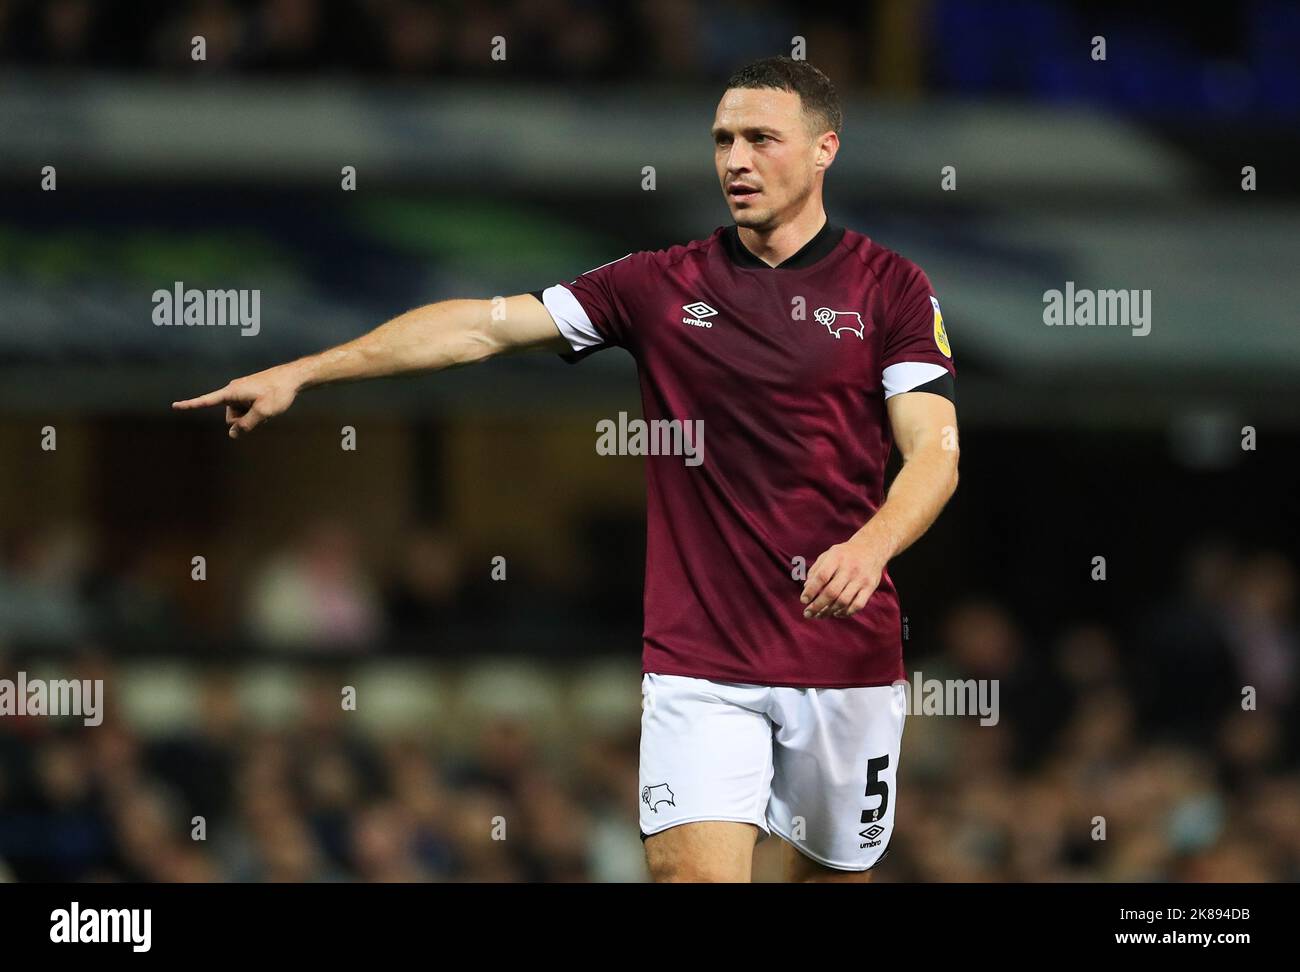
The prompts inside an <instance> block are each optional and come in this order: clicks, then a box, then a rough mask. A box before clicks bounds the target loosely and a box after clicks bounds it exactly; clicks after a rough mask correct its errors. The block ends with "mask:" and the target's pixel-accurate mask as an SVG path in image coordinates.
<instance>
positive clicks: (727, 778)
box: [175, 57, 958, 881]
mask: <svg viewBox="0 0 1300 972" xmlns="http://www.w3.org/2000/svg"><path fill="white" fill-rule="evenodd" d="M840 126H841V110H840V106H839V101H838V99H837V97H836V95H835V91H834V89H833V87H832V86H831V83H830V81H829V80H828V79H827V78H826V76H825V75H824V74H822V73H821V72H820V71H818V70H817V69H816V68H814V67H812V66H811V65H809V64H808V63H806V62H801V61H793V60H790V59H789V58H785V57H779V58H769V59H766V60H763V61H759V62H757V63H755V64H751V65H750V66H748V67H746V68H744V69H743V70H741V71H739V72H738V73H737V74H735V75H734V76H733V77H732V78H731V79H730V81H729V82H728V84H727V88H726V91H725V92H724V93H723V96H722V100H721V102H720V103H719V104H718V108H717V112H716V114H715V116H714V121H713V142H714V165H715V167H716V169H717V174H718V179H719V181H720V182H721V185H722V191H723V192H724V194H725V195H726V200H727V205H728V207H729V208H730V210H731V215H732V217H733V219H734V221H735V225H732V226H727V227H725V228H720V229H717V230H715V231H714V232H713V233H712V234H711V235H710V236H709V237H708V238H707V239H703V240H697V241H695V242H692V243H688V244H686V245H684V246H674V247H672V248H671V249H668V250H660V251H656V252H640V253H632V254H629V255H628V256H625V257H623V258H622V259H620V260H615V261H614V262H612V263H608V264H606V265H604V266H602V267H597V268H596V269H595V270H590V271H588V272H587V273H584V274H582V275H580V276H579V277H578V278H577V279H575V280H572V281H570V282H568V283H564V284H557V285H555V286H552V287H549V288H547V289H545V290H543V291H539V292H536V293H534V294H521V295H519V296H515V297H510V298H508V299H507V300H506V301H505V313H504V315H500V314H498V315H493V313H492V309H493V308H492V304H491V303H490V302H488V301H485V300H449V301H443V302H440V303H435V304H430V305H428V306H425V307H420V308H417V309H415V310H412V311H409V312H407V313H405V314H402V315H401V316H400V317H397V318H395V319H393V320H391V321H389V322H388V323H386V324H384V325H382V326H381V327H379V328H377V329H375V330H374V331H372V332H371V333H369V334H367V335H364V336H363V337H360V338H358V339H356V340H355V341H352V342H350V343H348V344H344V345H342V346H340V347H338V348H335V349H333V350H329V351H325V352H323V353H321V354H317V355H313V356H311V357H307V358H303V359H301V360H299V361H295V362H292V363H289V364H285V365H281V366H279V367H276V368H271V369H269V370H267V371H263V372H260V373H258V374H255V375H251V376H248V377H246V378H239V379H237V380H235V381H232V382H231V383H230V384H228V385H226V387H225V388H222V389H220V390H218V391H215V392H212V393H210V394H208V395H204V396H202V397H200V398H195V399H191V400H189V401H185V402H177V403H176V405H175V407H177V408H198V407H202V406H208V405H225V406H226V422H227V424H228V425H229V427H230V435H231V436H232V437H238V436H240V435H244V434H246V433H248V432H250V431H251V430H252V429H253V428H255V427H256V426H257V425H258V424H260V423H261V422H263V421H265V420H266V419H268V418H271V417H273V416H276V415H279V414H280V413H281V412H283V411H284V410H285V409H287V408H288V407H289V405H290V404H291V403H292V402H293V400H294V397H295V396H296V395H297V394H298V393H299V392H300V391H302V390H303V389H305V388H310V387H313V386H315V385H321V384H325V383H327V382H335V381H345V380H349V379H358V378H371V377H376V376H381V375H392V374H397V373H401V372H412V371H425V370H437V369H440V368H446V367H450V366H453V365H463V364H468V363H470V362H475V361H482V360H484V359H487V358H490V357H492V356H494V355H497V354H502V353H505V352H509V351H519V350H537V351H546V350H553V351H558V352H560V353H562V354H563V355H564V357H565V358H566V359H568V360H570V361H576V360H578V359H580V358H582V357H584V356H586V355H587V354H590V353H592V352H594V351H597V350H599V349H601V348H604V347H608V346H610V345H618V346H621V347H623V348H626V349H627V350H628V351H629V352H630V353H631V354H632V355H633V357H634V358H635V359H636V361H637V364H638V371H639V373H640V382H641V398H642V406H643V411H644V417H645V420H646V421H647V422H650V423H653V422H654V421H656V420H658V421H676V422H679V423H680V427H681V428H685V429H694V428H697V427H698V426H697V423H701V422H702V427H703V429H704V430H705V432H706V433H707V434H706V435H704V436H703V437H701V438H700V439H699V441H698V442H696V443H695V446H696V447H697V448H698V447H699V446H703V461H702V462H686V461H684V459H683V457H682V456H673V455H662V454H661V455H650V456H647V457H646V459H645V469H646V481H647V488H646V497H647V511H646V516H647V550H646V586H645V629H644V638H643V666H642V667H643V672H644V674H643V676H642V725H641V765H640V790H639V793H638V802H639V808H640V817H641V831H642V835H643V837H644V838H645V850H646V858H647V861H648V864H649V867H650V872H651V875H652V877H653V878H654V879H655V880H657V881H748V880H749V879H750V875H751V868H752V862H753V850H754V846H755V843H756V841H757V840H758V839H759V836H760V835H763V836H766V835H767V834H770V833H771V832H772V831H775V832H776V833H777V834H779V835H780V836H781V837H782V838H784V839H785V840H786V842H787V843H788V844H789V848H793V849H789V848H788V849H787V851H786V865H787V876H788V877H789V879H790V880H800V881H817V880H827V881H834V880H841V881H854V880H856V881H865V880H868V879H869V876H870V875H869V871H870V869H871V868H872V867H873V866H874V865H875V864H876V863H877V862H878V861H879V860H880V859H881V858H882V857H883V856H884V854H885V852H886V850H887V848H888V845H889V839H890V836H891V834H892V831H893V827H894V812H895V807H896V806H897V792H898V791H897V786H896V783H895V781H896V773H897V771H898V760H899V749H900V744H901V741H902V731H903V721H904V716H905V713H906V689H905V683H904V682H903V678H904V671H903V663H902V638H901V624H900V617H899V605H898V597H897V594H896V592H895V589H894V585H893V582H892V581H891V580H890V577H889V574H888V571H887V570H886V565H887V563H888V562H889V560H890V559H891V558H892V557H893V556H894V555H895V554H897V553H899V552H900V551H901V550H903V549H904V548H906V547H907V546H909V545H910V544H911V543H912V542H913V541H914V540H916V539H917V538H918V537H919V536H920V535H921V534H922V533H923V532H924V531H925V530H926V529H927V528H928V527H929V525H930V524H931V523H932V522H933V521H934V519H935V517H937V516H938V514H939V511H940V509H942V507H943V505H944V504H945V503H946V502H947V500H948V498H949V497H950V496H951V495H952V493H953V490H954V489H955V488H956V485H957V458H958V450H957V443H956V412H955V408H954V404H953V401H954V397H953V378H954V374H955V371H954V368H953V362H952V353H951V350H950V348H949V345H948V337H947V334H946V333H945V331H944V326H943V318H942V316H941V315H940V312H939V303H938V301H937V300H936V298H935V296H934V292H933V290H932V289H931V287H930V283H929V281H928V280H927V279H926V276H925V274H924V273H922V272H921V270H920V269H919V268H917V267H916V266H915V265H914V264H912V263H911V262H909V261H908V260H906V259H904V258H903V257H901V256H899V255H898V254H896V253H894V252H892V251H890V250H887V249H885V248H884V247H882V246H880V245H879V244H877V243H875V242H873V241H872V240H870V239H868V238H867V237H866V236H863V235H862V234H860V233H856V232H853V231H851V230H845V229H842V228H839V227H836V226H834V225H832V224H831V223H829V222H828V221H827V218H826V213H825V211H824V209H823V207H822V183H823V179H824V177H825V175H826V170H827V169H828V168H830V166H831V163H833V162H834V161H835V154H836V152H837V151H838V149H839V130H840ZM895 443H897V445H898V447H899V450H900V451H901V453H902V456H903V465H902V468H901V470H900V471H899V473H898V475H897V476H896V477H895V478H894V481H893V483H892V484H891V486H890V489H889V492H888V497H887V498H886V497H885V490H884V475H885V465H886V462H887V460H888V458H889V454H890V450H891V448H892V447H893V445H894V444H895Z"/></svg>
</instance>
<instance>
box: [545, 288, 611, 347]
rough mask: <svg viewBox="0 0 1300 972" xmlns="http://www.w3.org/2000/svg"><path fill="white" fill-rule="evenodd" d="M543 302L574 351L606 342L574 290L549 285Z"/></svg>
mask: <svg viewBox="0 0 1300 972" xmlns="http://www.w3.org/2000/svg"><path fill="white" fill-rule="evenodd" d="M542 304H543V305H544V306H545V307H546V309H547V310H548V311H549V312H550V314H551V317H552V319H554V321H555V326H556V327H558V328H559V329H560V333H561V334H563V335H564V339H565V340H566V341H568V342H569V344H570V346H571V347H572V348H573V350H574V351H581V350H582V349H583V348H591V347H595V346H596V345H598V344H605V343H606V342H605V339H604V337H602V336H601V333H600V332H599V331H597V330H596V326H595V325H594V324H592V323H591V318H589V317H588V316H587V312H586V311H585V310H583V309H582V304H580V303H578V298H577V297H575V296H573V292H572V291H571V290H569V288H568V287H565V286H563V285H561V284H556V285H555V286H554V287H547V288H546V289H545V290H543V291H542Z"/></svg>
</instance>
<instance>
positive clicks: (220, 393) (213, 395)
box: [172, 388, 230, 408]
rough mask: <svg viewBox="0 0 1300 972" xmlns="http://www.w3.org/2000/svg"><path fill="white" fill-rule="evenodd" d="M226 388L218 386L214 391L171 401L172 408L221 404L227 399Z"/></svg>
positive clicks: (205, 406)
mask: <svg viewBox="0 0 1300 972" xmlns="http://www.w3.org/2000/svg"><path fill="white" fill-rule="evenodd" d="M229 400H230V399H229V397H228V396H227V393H226V389H224V388H219V389H217V390H216V391H213V392H208V393H207V394H206V395H200V396H199V397H198V398H187V399H186V400H185V401H183V402H172V408H207V407H208V406H209V405H222V404H225V403H226V402H227V401H229Z"/></svg>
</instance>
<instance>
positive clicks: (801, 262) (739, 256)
mask: <svg viewBox="0 0 1300 972" xmlns="http://www.w3.org/2000/svg"><path fill="white" fill-rule="evenodd" d="M843 238H844V227H842V226H833V225H832V224H831V221H830V220H829V219H828V220H827V221H826V222H825V223H823V224H822V228H821V229H819V230H818V231H817V234H816V235H815V236H814V237H813V238H812V239H811V240H809V241H808V242H807V243H805V244H804V245H803V246H802V247H800V248H799V252H798V253H795V254H794V255H793V256H791V257H789V258H787V259H785V260H783V261H782V262H780V263H778V264H777V265H776V266H774V267H769V266H768V265H767V264H766V263H764V262H763V261H762V260H760V259H759V258H758V257H756V256H755V255H754V254H753V253H751V252H750V251H749V250H748V249H746V247H745V244H744V243H742V242H740V230H739V229H737V227H736V224H735V223H732V224H731V225H730V226H728V227H727V228H726V229H725V230H723V231H722V243H723V246H724V247H725V248H726V251H727V257H728V258H729V259H730V260H731V262H732V263H734V264H735V265H736V266H738V267H745V268H747V269H751V270H802V269H804V268H806V267H811V266H812V265H813V264H814V263H816V262H817V261H819V260H821V259H822V258H823V257H827V256H830V253H831V251H832V250H834V249H835V248H836V247H837V246H839V245H840V240H842V239H843Z"/></svg>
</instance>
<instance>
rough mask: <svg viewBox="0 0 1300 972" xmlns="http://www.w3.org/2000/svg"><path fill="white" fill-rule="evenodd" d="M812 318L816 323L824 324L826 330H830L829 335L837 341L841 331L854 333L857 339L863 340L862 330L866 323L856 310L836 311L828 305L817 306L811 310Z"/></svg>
mask: <svg viewBox="0 0 1300 972" xmlns="http://www.w3.org/2000/svg"><path fill="white" fill-rule="evenodd" d="M813 320H814V321H816V322H817V323H818V324H824V325H826V330H828V331H830V332H831V337H833V338H835V340H837V341H838V340H839V338H840V332H842V331H848V332H849V333H850V334H856V335H857V336H858V340H859V341H863V340H865V338H863V336H862V332H863V331H864V330H865V329H866V325H864V324H863V323H862V318H861V317H860V316H859V315H858V312H857V311H837V310H831V309H830V308H829V307H818V308H817V309H816V310H815V311H813Z"/></svg>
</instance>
